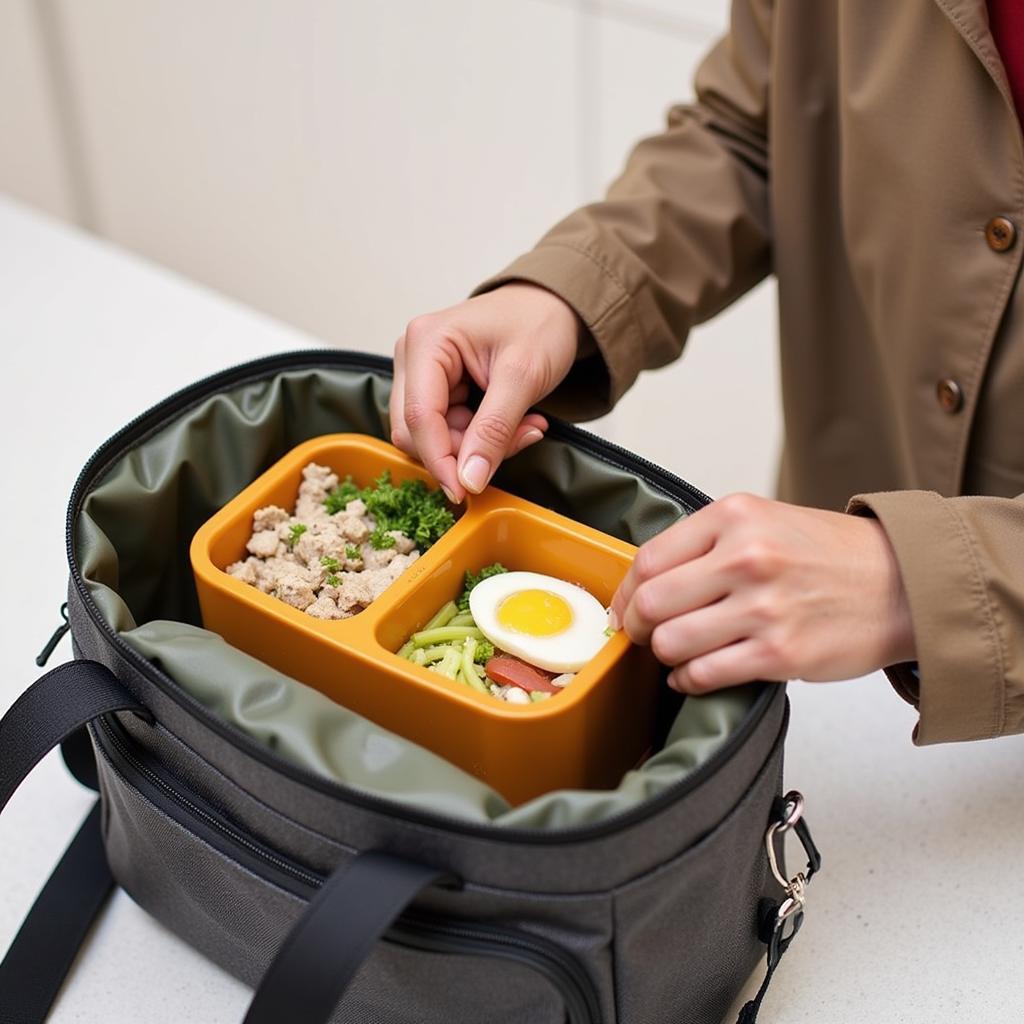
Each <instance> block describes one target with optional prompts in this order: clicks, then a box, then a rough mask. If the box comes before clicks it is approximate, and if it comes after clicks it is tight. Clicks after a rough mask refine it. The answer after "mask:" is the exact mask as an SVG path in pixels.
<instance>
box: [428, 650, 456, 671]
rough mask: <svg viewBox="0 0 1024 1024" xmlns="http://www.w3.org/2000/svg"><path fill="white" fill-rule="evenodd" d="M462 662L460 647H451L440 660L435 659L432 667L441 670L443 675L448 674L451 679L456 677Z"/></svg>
mask: <svg viewBox="0 0 1024 1024" xmlns="http://www.w3.org/2000/svg"><path fill="white" fill-rule="evenodd" d="M461 664H462V652H461V651H460V650H459V649H458V647H449V648H448V649H447V650H446V651H445V653H444V657H443V658H441V660H440V661H435V662H434V664H433V665H431V666H430V667H431V668H432V669H433V670H434V671H435V672H440V673H441V675H443V676H447V677H448V678H449V679H454V678H455V676H456V674H457V673H458V671H459V666H460V665H461Z"/></svg>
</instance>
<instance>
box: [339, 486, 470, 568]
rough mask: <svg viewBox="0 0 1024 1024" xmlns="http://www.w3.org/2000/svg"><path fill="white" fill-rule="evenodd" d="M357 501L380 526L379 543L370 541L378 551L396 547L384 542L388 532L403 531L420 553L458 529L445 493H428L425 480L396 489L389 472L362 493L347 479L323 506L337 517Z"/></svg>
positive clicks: (377, 530)
mask: <svg viewBox="0 0 1024 1024" xmlns="http://www.w3.org/2000/svg"><path fill="white" fill-rule="evenodd" d="M355 498H361V499H362V501H363V503H364V504H365V505H366V511H367V512H368V513H369V514H370V515H372V516H373V518H374V521H375V522H376V524H377V529H376V530H375V531H374V535H375V536H377V537H378V541H377V542H376V543H374V541H373V538H372V537H371V539H370V543H371V544H373V546H374V547H375V548H377V549H378V550H379V549H381V548H389V547H391V546H392V545H393V544H394V538H391V539H390V542H385V541H383V539H382V538H383V537H384V535H385V534H387V533H388V531H389V530H400V531H401V532H402V533H404V534H405V536H406V537H408V538H409V539H410V540H411V541H413V543H415V545H416V546H417V547H418V548H419V549H420V550H421V551H425V550H426V549H427V548H429V547H430V545H431V544H433V543H434V541H436V540H437V539H438V537H440V536H441V534H442V533H444V532H445V531H446V530H448V529H450V528H451V527H452V526H454V525H455V516H454V515H452V511H451V509H450V508H448V505H447V503H446V502H445V499H444V494H443V492H441V491H440V490H431V489H429V488H428V487H427V485H426V484H425V483H424V482H423V481H422V480H403V481H402V482H401V483H400V484H398V485H397V486H396V485H395V484H393V483H392V482H391V473H390V471H389V470H385V471H384V472H383V473H381V475H380V476H379V477H377V479H376V480H374V481H373V482H372V483H371V484H370V485H369V486H368V487H364V488H362V489H360V488H359V487H357V486H356V485H355V484H354V483H353V481H352V478H351V477H350V476H349V477H345V480H344V482H343V483H341V484H339V485H338V486H337V487H335V488H334V490H332V491H331V492H330V493H329V494H328V495H327V498H326V500H325V501H324V505H325V507H326V508H327V511H328V512H330V513H331V515H334V514H335V513H337V512H340V511H342V509H344V508H345V506H346V505H347V504H348V503H349V502H350V501H352V500H353V499H355Z"/></svg>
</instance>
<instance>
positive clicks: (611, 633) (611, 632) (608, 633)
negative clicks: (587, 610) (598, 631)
mask: <svg viewBox="0 0 1024 1024" xmlns="http://www.w3.org/2000/svg"><path fill="white" fill-rule="evenodd" d="M604 635H605V636H615V630H614V629H612V627H611V626H609V627H608V628H607V629H606V630H605V631H604Z"/></svg>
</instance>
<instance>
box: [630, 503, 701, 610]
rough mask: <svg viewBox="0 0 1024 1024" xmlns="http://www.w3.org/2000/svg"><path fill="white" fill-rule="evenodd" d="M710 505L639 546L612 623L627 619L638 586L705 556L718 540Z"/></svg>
mask: <svg viewBox="0 0 1024 1024" xmlns="http://www.w3.org/2000/svg"><path fill="white" fill-rule="evenodd" d="M713 507H714V506H712V505H709V506H707V507H706V508H702V509H700V510H699V511H697V512H694V513H693V514H692V515H689V516H687V517H686V518H685V519H681V520H680V521H679V522H678V523H675V524H674V525H673V526H670V527H669V528H668V529H667V530H663V531H662V532H661V533H659V534H658V535H657V536H656V537H652V538H651V539H650V540H649V541H647V543H646V544H643V545H641V546H640V549H639V550H638V551H637V553H636V555H635V557H634V558H633V562H632V564H631V565H630V567H629V570H628V571H627V572H626V576H625V578H624V579H623V581H622V582H621V583H620V584H619V586H618V589H617V590H616V591H615V595H614V596H613V597H612V604H611V612H612V616H611V626H612V628H613V629H618V628H619V626H620V625H621V624H622V622H623V621H624V620H625V614H626V608H627V607H628V606H629V603H630V601H632V599H633V594H634V592H635V591H636V589H637V587H638V586H639V585H640V584H641V583H643V582H645V581H646V580H650V579H653V578H654V577H655V576H659V575H661V573H663V572H666V571H667V570H669V569H671V568H672V567H673V566H677V565H681V564H682V563H684V562H689V561H691V560H693V559H695V558H700V557H701V556H702V555H706V554H707V553H708V552H709V551H710V550H711V549H712V548H713V547H714V545H715V541H716V540H717V539H718V524H717V520H716V517H715V516H713V515H711V514H710V512H711V510H712V508H713Z"/></svg>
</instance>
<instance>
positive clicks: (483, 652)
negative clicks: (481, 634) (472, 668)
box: [473, 640, 494, 665]
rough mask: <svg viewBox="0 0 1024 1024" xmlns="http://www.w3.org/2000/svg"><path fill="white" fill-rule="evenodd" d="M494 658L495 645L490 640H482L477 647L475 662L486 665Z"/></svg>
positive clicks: (474, 655) (474, 656)
mask: <svg viewBox="0 0 1024 1024" xmlns="http://www.w3.org/2000/svg"><path fill="white" fill-rule="evenodd" d="M493 657H494V644H492V643H491V641H490V640H480V641H479V642H478V643H477V645H476V651H475V652H474V654H473V660H474V661H475V662H476V663H477V664H478V665H486V664H487V662H488V661H490V659H491V658H493Z"/></svg>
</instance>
